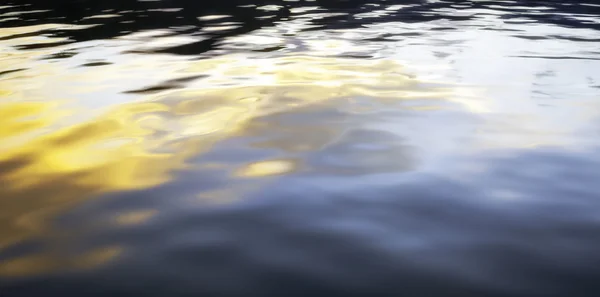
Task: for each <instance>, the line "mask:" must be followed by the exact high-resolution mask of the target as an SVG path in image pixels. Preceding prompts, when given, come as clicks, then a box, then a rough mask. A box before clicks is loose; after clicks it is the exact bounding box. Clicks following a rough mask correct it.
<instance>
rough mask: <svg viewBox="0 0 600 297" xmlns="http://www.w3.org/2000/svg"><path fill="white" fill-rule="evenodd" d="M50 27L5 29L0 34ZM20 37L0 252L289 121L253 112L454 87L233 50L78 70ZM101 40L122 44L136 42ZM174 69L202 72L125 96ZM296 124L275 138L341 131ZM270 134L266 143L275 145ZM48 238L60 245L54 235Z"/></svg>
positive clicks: (265, 165)
mask: <svg viewBox="0 0 600 297" xmlns="http://www.w3.org/2000/svg"><path fill="white" fill-rule="evenodd" d="M54 27H55V26H54V25H49V26H47V27H43V28H41V27H27V28H21V29H20V31H19V29H10V30H4V29H2V31H1V32H0V37H1V36H8V35H12V34H19V33H24V32H35V31H36V30H42V29H48V28H54ZM25 41H26V42H38V41H39V40H38V41H36V40H23V39H18V38H17V39H14V40H11V41H10V42H9V43H7V44H4V45H2V46H3V48H2V49H3V50H6V52H8V53H10V55H8V56H7V57H4V59H0V66H2V68H5V69H13V68H15V67H19V68H26V69H25V70H23V72H14V73H11V74H7V75H4V76H3V77H2V79H0V96H2V97H1V98H0V184H2V187H0V250H1V249H2V248H6V247H8V246H11V245H13V244H15V243H18V242H20V241H24V240H28V239H31V238H38V239H39V238H42V239H45V240H47V241H53V240H54V241H61V240H63V239H62V238H63V237H62V236H55V234H57V233H60V232H61V230H55V228H54V227H53V224H52V219H53V218H54V217H56V216H57V215H60V214H61V213H64V212H66V211H68V210H70V209H71V208H73V207H75V206H77V205H78V204H80V203H82V202H85V201H88V200H89V199H91V198H93V197H98V196H100V195H101V194H104V193H109V192H118V191H128V190H139V189H147V188H151V187H155V186H159V185H162V184H165V183H167V182H169V181H171V180H172V179H173V178H174V176H175V175H176V172H178V171H180V170H186V169H189V168H193V167H194V165H193V164H188V162H187V160H189V159H190V158H191V157H193V156H196V155H198V154H201V153H202V152H204V151H207V150H209V149H210V148H211V146H212V145H213V144H215V143H217V142H219V141H221V140H223V139H226V138H229V137H239V136H248V135H249V136H253V133H258V132H257V131H260V133H264V134H268V133H287V132H288V131H289V129H294V127H289V126H286V127H267V128H265V127H262V128H261V127H258V126H257V125H260V122H261V121H260V120H257V119H260V118H261V117H265V116H268V115H273V114H280V113H282V112H289V111H294V110H297V109H300V108H306V107H310V106H314V105H318V104H324V103H325V102H339V101H340V100H341V101H345V102H347V103H348V104H349V105H353V104H354V102H355V101H356V98H360V97H361V96H363V97H365V96H368V97H369V100H370V101H373V102H378V103H380V104H397V103H398V102H402V100H418V99H420V98H428V100H429V101H432V100H433V101H436V100H438V101H440V102H441V101H445V100H451V99H449V98H452V96H453V94H455V93H454V91H453V90H450V89H443V88H427V89H425V88H420V84H421V83H422V82H420V81H418V80H416V79H413V78H411V77H409V76H407V75H406V74H405V72H404V69H403V68H402V67H401V65H398V64H397V63H395V62H393V61H369V60H356V59H339V58H333V57H327V58H323V57H310V56H282V57H279V58H269V59H264V58H251V57H247V56H241V55H226V56H221V57H217V58H213V59H204V60H198V61H190V60H188V59H178V58H174V57H170V56H166V55H159V56H152V57H149V56H144V55H130V56H128V58H127V59H122V60H120V61H119V62H118V63H113V64H107V65H104V66H102V67H93V68H85V67H80V68H76V69H74V68H72V66H70V65H72V62H69V63H70V64H69V63H67V62H64V63H63V62H62V60H59V61H56V62H54V63H47V62H43V59H42V58H43V57H44V56H45V55H48V54H50V53H53V51H57V48H53V49H45V50H41V51H18V50H15V49H14V48H11V46H13V45H18V44H21V43H22V42H25ZM39 42H47V40H42V41H39ZM106 42H107V43H115V44H117V45H119V46H120V47H119V46H115V48H117V49H118V50H125V49H126V48H123V47H126V45H127V44H128V42H129V43H132V42H133V41H131V40H127V39H126V38H124V39H115V40H111V41H106ZM138 45H139V43H136V44H135V45H134V46H138ZM129 46H130V47H131V45H129ZM4 47H6V48H4ZM99 48H102V47H99ZM107 48H109V47H106V48H102V50H106V49H107ZM59 49H60V50H64V49H65V48H59ZM86 50H89V51H93V50H95V48H93V47H92V48H91V49H86ZM101 54H103V53H101ZM115 57H119V56H118V55H115ZM71 59H77V56H75V57H73V58H71ZM80 62H82V63H79V64H83V62H84V61H80ZM182 73H183V74H184V75H186V77H187V76H188V75H190V74H191V75H192V76H202V77H206V78H203V79H198V80H193V81H190V82H187V81H186V82H185V85H184V87H182V88H179V89H167V90H165V91H163V92H158V93H156V94H153V95H124V94H126V91H128V89H127V88H129V87H131V88H132V89H134V88H139V87H143V86H137V85H136V84H139V83H140V82H143V83H147V84H148V85H152V84H157V83H160V82H161V81H163V80H169V79H173V78H174V77H181V74H182ZM131 77H133V78H131ZM157 80H158V81H157ZM134 85H135V86H134ZM115 98H116V99H115ZM127 100H129V101H127ZM429 104H430V105H435V103H429ZM374 108H375V107H374ZM431 108H432V109H433V107H431ZM356 110H360V108H356ZM424 112H425V111H424ZM304 128H306V129H308V130H307V131H311V133H312V134H311V137H307V138H305V139H302V140H298V141H296V142H289V143H288V142H286V143H280V144H278V145H280V146H281V147H285V146H289V149H290V150H293V151H303V150H311V149H318V148H319V147H321V146H323V145H325V144H326V143H328V142H330V141H331V140H332V138H333V137H336V136H337V135H339V133H340V131H338V130H339V129H338V128H331V127H317V126H315V127H304ZM336 129H337V130H336ZM292 132H293V131H292ZM296 132H297V131H296ZM290 133H291V132H290ZM309 138H310V139H309ZM288 139H289V138H288ZM267 142H269V140H265V141H264V142H262V143H261V144H262V145H267ZM276 142H277V140H271V144H273V143H276ZM200 165H202V164H200ZM200 165H199V166H197V167H196V168H198V167H201V166H200ZM236 166H239V164H237V165H236ZM301 166H302V164H301V162H300V161H299V160H292V159H284V158H280V159H269V160H263V161H261V162H256V163H252V164H248V165H246V166H241V167H239V168H238V169H237V170H234V175H235V176H237V177H243V178H244V180H245V179H247V178H253V179H249V180H252V181H253V182H255V184H253V185H256V184H258V183H260V181H259V177H266V176H270V177H272V176H277V175H282V174H287V173H290V172H293V171H295V170H297V168H298V167H301ZM206 170H211V169H210V168H209V169H206ZM215 170H216V169H215ZM253 185H252V186H249V189H254V188H253ZM242 188H244V187H242ZM242 188H240V189H242ZM244 189H246V188H244ZM222 190H227V189H211V190H210V192H209V193H205V195H202V193H200V192H203V191H204V190H203V189H198V192H199V194H198V195H195V196H194V197H212V199H216V200H220V201H235V200H236V199H235V197H234V196H236V195H238V193H240V192H243V191H242V190H239V191H238V190H235V191H222ZM244 191H245V190H244ZM211 193H212V195H211ZM232 193H233V194H232ZM215 197H216V198H215ZM158 212H159V210H154V209H152V210H147V209H142V210H140V211H139V212H134V213H128V214H121V215H117V216H116V217H115V220H114V222H116V223H117V224H121V225H134V224H140V223H143V222H145V221H146V220H148V219H150V218H151V217H153V216H155V215H156V214H157V213H158ZM49 245H51V246H54V245H56V246H60V242H58V243H54V244H49ZM121 249H122V248H106V249H104V250H102V251H100V252H92V253H91V254H89V255H87V256H82V257H83V258H81V259H83V260H81V261H80V262H82V263H92V264H93V265H99V264H100V262H103V261H107V260H108V259H112V258H114V257H116V256H117V255H118V254H119V253H120V252H121ZM53 257H55V255H53V254H49V255H46V254H39V255H35V256H24V257H22V258H16V259H10V260H9V261H7V262H4V263H2V264H1V266H0V274H5V275H7V274H9V275H28V274H35V273H45V272H50V271H52V270H53V269H56V268H57V267H59V266H60V264H61V263H58V264H57V262H56V261H58V260H53ZM65 261H66V260H65ZM92 264H90V265H92ZM69 265H70V264H69ZM73 267H78V266H77V265H75V266H73Z"/></svg>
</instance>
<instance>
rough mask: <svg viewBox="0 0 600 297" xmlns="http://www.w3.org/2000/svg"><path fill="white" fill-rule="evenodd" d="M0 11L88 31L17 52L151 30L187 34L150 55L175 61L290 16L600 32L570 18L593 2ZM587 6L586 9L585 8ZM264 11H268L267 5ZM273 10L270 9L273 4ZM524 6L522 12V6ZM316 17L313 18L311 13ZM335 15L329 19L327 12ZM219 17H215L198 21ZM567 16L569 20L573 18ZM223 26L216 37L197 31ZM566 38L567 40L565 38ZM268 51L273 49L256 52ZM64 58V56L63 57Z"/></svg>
mask: <svg viewBox="0 0 600 297" xmlns="http://www.w3.org/2000/svg"><path fill="white" fill-rule="evenodd" d="M4 2H5V4H7V5H13V6H12V7H6V8H3V9H1V10H0V14H3V18H2V19H0V27H2V28H11V27H21V26H34V25H42V24H69V25H89V26H88V27H85V28H69V29H64V28H55V29H41V30H38V31H35V32H30V33H24V34H16V35H9V36H5V37H2V38H1V39H0V40H9V39H13V38H18V37H28V36H37V35H47V36H52V37H63V38H67V39H68V40H67V41H63V42H55V43H45V44H39V43H36V44H23V45H21V46H20V47H19V48H20V49H23V50H27V49H37V48H44V47H53V46H59V45H66V44H73V43H79V42H85V41H91V40H101V39H112V38H116V37H119V36H125V35H128V34H131V33H136V32H142V31H147V30H154V29H168V30H169V32H165V33H164V34H165V35H163V37H164V36H178V35H181V36H191V37H196V38H197V39H198V40H197V41H194V42H188V43H185V44H180V45H175V46H165V47H164V48H159V49H154V50H152V51H151V52H164V53H171V54H178V55H198V54H202V53H205V52H209V51H211V50H214V49H218V48H219V45H220V42H221V41H223V40H224V39H225V38H227V37H231V36H238V35H242V34H246V33H249V32H252V31H254V30H257V29H260V28H265V27H269V26H272V25H273V24H275V23H277V22H285V21H286V20H289V19H290V18H297V17H302V16H303V15H307V16H309V15H310V18H311V19H310V22H311V23H312V26H311V27H310V28H307V30H325V29H342V28H358V27H361V26H365V25H370V24H377V23H383V22H406V23H420V22H429V21H434V20H449V21H466V20H471V19H475V18H477V17H479V16H482V15H485V14H486V13H491V12H496V13H497V12H502V13H503V16H502V18H503V19H504V20H505V21H507V22H509V21H511V20H513V19H518V20H519V21H520V22H526V23H547V24H554V25H557V26H563V27H568V28H585V29H592V30H600V24H599V23H595V22H589V21H586V20H582V19H580V18H577V17H576V16H598V15H600V7H598V6H594V5H593V4H594V3H595V2H594V1H590V0H586V1H572V0H571V1H517V0H512V1H498V2H497V1H465V0H463V1H435V2H429V1H421V0H404V1H400V0H397V1H394V0H390V1H385V0H379V1H378V0H371V1H364V0H361V1H356V0H348V1H333V0H317V1H311V2H308V1H294V2H288V1H279V0H261V1H249V0H248V1H245V0H237V1H234V0H224V1H215V0H211V1H193V0H162V1H161V0H158V1H137V0H135V1H134V0H110V1H100V0H56V1H45V0H22V1H4ZM588 4H589V5H588ZM269 5H271V6H270V7H269ZM273 5H275V6H273ZM380 5H402V6H401V7H397V8H395V9H393V10H389V11H385V13H380V15H379V16H377V17H368V18H365V17H362V16H361V15H362V14H364V13H370V12H375V11H381V10H382V8H385V7H384V6H380ZM305 6H318V7H319V8H318V9H317V10H309V11H305V12H297V11H296V12H292V11H293V9H295V8H301V7H305ZM528 7H530V8H528ZM467 8H470V9H481V10H482V12H481V14H470V15H457V14H455V13H454V11H456V10H459V11H460V10H461V9H467ZM316 13H319V14H316ZM332 13H335V14H332ZM206 15H221V16H224V17H223V18H208V19H206V18H199V17H202V16H206ZM574 16H575V17H574ZM220 25H225V26H226V27H227V28H222V29H219V30H216V31H210V30H208V31H207V30H203V29H206V28H214V27H215V26H220ZM565 38H568V37H565ZM256 50H259V51H271V50H274V49H269V48H264V49H256ZM66 57H67V56H65V58H66Z"/></svg>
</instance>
